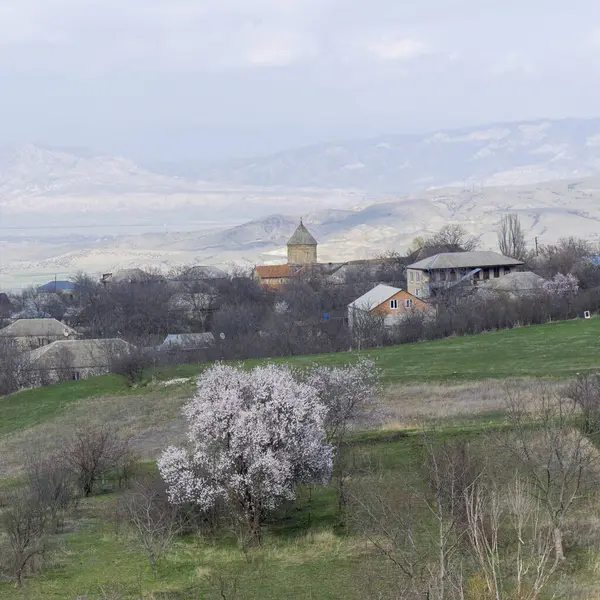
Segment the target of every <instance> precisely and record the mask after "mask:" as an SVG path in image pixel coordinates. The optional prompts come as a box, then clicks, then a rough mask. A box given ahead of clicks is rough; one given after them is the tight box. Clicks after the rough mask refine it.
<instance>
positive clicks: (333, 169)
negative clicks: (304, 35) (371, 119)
mask: <svg viewBox="0 0 600 600" xmlns="http://www.w3.org/2000/svg"><path fill="white" fill-rule="evenodd" d="M153 167H154V168H155V169H158V170H160V171H162V172H164V173H169V174H176V175H180V176H187V177H190V176H194V177H200V178H202V179H204V180H210V181H228V182H231V183H233V182H235V183H238V184H245V185H268V186H271V185H286V186H314V187H327V188H331V187H333V188H356V189H362V190H367V191H368V192H370V193H378V194H380V193H384V194H390V193H402V192H407V191H414V190H420V189H425V188H429V187H434V186H436V187H439V186H448V185H459V186H463V185H472V184H475V185H493V186H495V185H523V184H528V183H534V182H537V181H549V180H553V179H565V178H579V177H587V176H591V175H596V174H598V173H600V119H563V120H538V121H523V122H516V123H499V124H491V125H485V126H482V127H470V128H464V129H459V130H452V131H438V132H433V133H428V134H425V135H384V136H380V137H376V138H372V139H366V140H355V141H347V142H339V143H326V144H319V145H315V146H309V147H305V148H300V149H296V150H289V151H285V152H279V153H277V154H273V155H270V156H265V157H261V158H253V159H249V160H248V159H242V160H234V161H223V162H219V163H214V164H206V163H204V164H194V163H189V162H188V163H187V164H168V163H167V164H158V165H153Z"/></svg>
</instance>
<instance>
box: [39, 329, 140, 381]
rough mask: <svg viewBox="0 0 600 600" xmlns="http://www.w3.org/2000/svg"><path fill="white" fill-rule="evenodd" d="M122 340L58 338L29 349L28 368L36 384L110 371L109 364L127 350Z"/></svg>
mask: <svg viewBox="0 0 600 600" xmlns="http://www.w3.org/2000/svg"><path fill="white" fill-rule="evenodd" d="M132 348H133V346H131V344H129V343H128V342H126V341H125V340H122V339H118V338H115V339H102V340H101V339H97V340H64V339H63V340H59V341H55V342H52V343H51V344H49V345H47V346H43V347H41V348H37V349H36V350H32V351H31V352H29V355H28V363H29V369H30V370H31V372H32V373H33V374H34V376H35V377H34V380H35V382H36V383H37V384H38V385H39V384H41V385H48V384H50V383H55V382H57V381H63V380H65V379H85V378H87V377H94V376H95V375H103V374H105V373H109V372H110V367H111V363H112V362H113V361H114V360H115V359H117V358H118V357H119V356H124V355H125V354H127V353H128V352H130V351H131V349H132Z"/></svg>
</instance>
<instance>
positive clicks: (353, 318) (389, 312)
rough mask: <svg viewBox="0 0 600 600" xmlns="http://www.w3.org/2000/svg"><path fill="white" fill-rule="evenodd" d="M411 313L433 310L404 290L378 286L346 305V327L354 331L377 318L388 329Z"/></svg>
mask: <svg viewBox="0 0 600 600" xmlns="http://www.w3.org/2000/svg"><path fill="white" fill-rule="evenodd" d="M413 311H421V312H433V308H432V307H430V306H429V305H428V304H427V303H426V302H424V301H423V300H422V299H421V298H417V297H416V296H413V295H412V294H410V293H409V292H407V291H406V290H402V289H400V288H396V287H392V286H389V285H383V284H379V285H377V286H375V287H374V288H373V289H372V290H370V291H369V292H367V293H366V294H363V295H362V296H361V297H360V298H357V299H356V300H354V302H351V303H350V304H349V305H348V326H349V328H350V329H352V330H354V329H356V328H357V327H360V325H361V323H362V322H363V321H366V320H370V318H371V317H375V318H377V317H379V318H380V321H381V323H382V324H383V325H384V326H386V327H390V326H393V325H395V324H397V323H398V322H399V321H401V320H402V318H404V317H406V316H407V315H408V314H410V313H412V312H413Z"/></svg>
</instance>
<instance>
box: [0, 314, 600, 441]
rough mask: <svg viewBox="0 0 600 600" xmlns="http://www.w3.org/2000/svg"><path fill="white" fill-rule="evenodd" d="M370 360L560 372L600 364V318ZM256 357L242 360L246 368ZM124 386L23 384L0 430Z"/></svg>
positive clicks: (451, 369)
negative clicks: (31, 386)
mask: <svg viewBox="0 0 600 600" xmlns="http://www.w3.org/2000/svg"><path fill="white" fill-rule="evenodd" d="M364 354H365V355H366V356H371V357H373V358H375V359H376V360H377V363H378V365H379V367H380V368H381V369H382V371H383V379H384V382H385V383H389V384H392V383H407V382H428V381H465V380H477V379H488V378H489V379H494V378H498V379H502V378H505V377H511V376H531V377H537V376H544V377H557V378H566V377H570V376H572V375H574V374H575V373H577V372H579V371H585V370H592V369H598V368H600V319H591V320H583V319H582V320H576V321H567V322H562V323H550V324H546V325H537V326H533V327H523V328H519V329H511V330H504V331H496V332H492V333H484V334H480V335H473V336H464V337H455V338H449V339H446V340H440V341H433V342H419V343H416V344H404V345H401V346H392V347H388V348H379V349H376V350H371V351H367V352H365V353H364ZM357 356H358V353H356V352H354V353H347V352H341V353H338V354H326V355H315V356H294V357H287V358H279V359H274V362H285V363H287V364H290V365H293V366H298V367H301V366H306V365H310V364H312V363H319V364H330V365H339V364H344V363H347V362H349V361H352V360H354V359H355V358H356V357H357ZM259 362H260V361H247V362H246V364H247V365H248V366H253V365H255V364H258V363H259ZM201 368H202V367H201V366H200V365H181V366H177V367H169V368H165V369H162V370H160V371H158V372H157V373H156V377H157V378H158V379H163V380H164V379H169V378H174V377H191V376H194V375H196V374H198V373H199V371H200V369H201ZM146 391H147V388H145V387H141V388H138V389H137V390H135V389H134V390H130V389H128V388H127V387H125V385H124V384H123V382H122V381H121V379H120V378H118V377H115V376H113V375H107V376H103V377H95V378H92V379H88V380H85V381H76V382H67V383H62V384H58V385H55V386H51V387H45V388H39V389H35V390H27V391H24V392H20V393H17V394H13V395H12V396H8V397H5V398H0V435H6V434H7V433H11V432H14V431H18V430H23V429H26V428H29V427H32V426H34V425H36V424H39V423H42V422H44V421H47V420H49V419H51V418H52V417H54V416H56V415H58V414H60V413H61V412H62V411H64V409H65V408H66V407H67V406H68V405H69V404H70V403H71V402H73V401H77V400H82V399H85V398H89V397H98V396H119V395H128V394H144V393H146Z"/></svg>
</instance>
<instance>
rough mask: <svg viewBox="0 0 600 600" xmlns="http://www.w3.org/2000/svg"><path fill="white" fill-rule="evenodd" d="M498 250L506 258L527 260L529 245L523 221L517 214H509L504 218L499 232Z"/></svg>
mask: <svg viewBox="0 0 600 600" xmlns="http://www.w3.org/2000/svg"><path fill="white" fill-rule="evenodd" d="M498 248H499V249H500V252H501V253H502V254H503V255H504V256H510V257H511V258H516V259H517V260H523V259H524V258H525V256H526V254H527V243H526V242H525V233H524V232H523V227H522V226H521V220H520V219H519V217H518V215H517V214H516V213H508V214H506V215H504V216H503V217H502V220H501V222H500V229H499V230H498Z"/></svg>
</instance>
